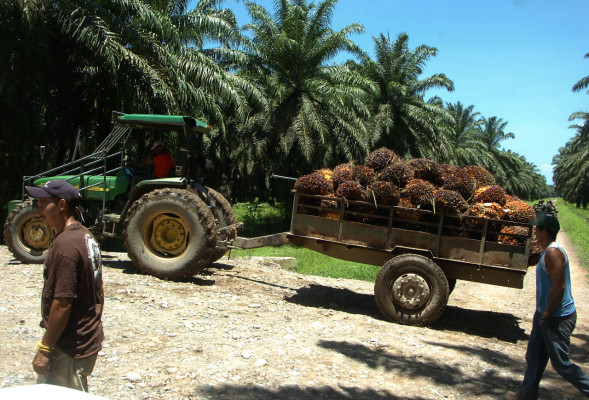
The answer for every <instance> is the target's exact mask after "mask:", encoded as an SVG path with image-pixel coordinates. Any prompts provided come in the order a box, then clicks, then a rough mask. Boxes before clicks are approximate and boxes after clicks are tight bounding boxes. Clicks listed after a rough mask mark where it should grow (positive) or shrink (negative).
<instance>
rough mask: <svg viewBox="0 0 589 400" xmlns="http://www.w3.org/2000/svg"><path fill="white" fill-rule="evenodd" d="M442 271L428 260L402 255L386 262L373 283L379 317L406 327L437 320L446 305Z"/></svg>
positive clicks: (445, 282) (444, 280)
mask: <svg viewBox="0 0 589 400" xmlns="http://www.w3.org/2000/svg"><path fill="white" fill-rule="evenodd" d="M448 295H449V288H448V280H447V279H446V275H445V274H444V271H442V269H441V268H440V267H439V266H437V265H436V264H435V263H434V262H433V261H432V260H430V259H429V258H427V257H424V256H420V255H416V254H403V255H400V256H397V257H395V258H392V259H391V260H389V261H387V262H386V263H385V265H384V266H383V267H382V268H381V270H380V272H379V273H378V276H377V277H376V282H375V284H374V296H375V298H376V303H377V305H378V308H379V309H380V311H381V312H382V314H383V315H384V316H385V317H386V318H387V319H389V320H391V321H393V322H398V323H401V324H405V325H427V324H431V323H432V322H434V321H435V320H437V319H438V317H439V316H440V315H442V313H443V312H444V309H445V308H446V304H447V303H448Z"/></svg>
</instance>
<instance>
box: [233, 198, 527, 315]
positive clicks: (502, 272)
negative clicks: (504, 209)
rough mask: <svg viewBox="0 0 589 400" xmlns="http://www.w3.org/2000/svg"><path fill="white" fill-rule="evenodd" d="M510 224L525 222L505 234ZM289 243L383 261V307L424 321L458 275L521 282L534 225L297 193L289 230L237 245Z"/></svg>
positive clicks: (379, 287)
mask: <svg viewBox="0 0 589 400" xmlns="http://www.w3.org/2000/svg"><path fill="white" fill-rule="evenodd" d="M506 226H511V227H521V228H514V230H518V232H517V233H507V232H503V233H502V232H501V229H502V228H503V227H506ZM499 239H501V242H507V241H508V240H509V241H510V243H516V242H517V243H516V244H505V243H501V242H500V241H499ZM285 243H291V244H293V245H296V246H299V247H304V248H307V249H311V250H314V251H317V252H319V253H322V254H325V255H328V256H331V257H335V258H339V259H342V260H347V261H354V262H358V263H364V264H371V265H378V266H382V268H381V270H380V272H379V274H378V276H377V278H376V282H375V289H374V292H375V297H376V302H377V304H378V307H379V308H380V310H381V312H382V313H383V314H384V315H385V317H387V318H388V319H389V320H392V321H394V322H399V323H404V324H411V325H425V324H430V323H432V322H434V321H435V320H436V319H437V318H438V317H439V316H440V315H441V314H442V313H443V311H444V309H445V306H446V304H447V302H448V296H449V294H450V292H451V291H452V289H453V288H454V285H455V283H456V280H457V279H461V280H466V281H473V282H482V283H488V284H493V285H500V286H506V287H512V288H522V287H523V279H524V276H525V274H526V272H527V267H528V261H529V260H528V259H529V255H530V250H531V247H532V227H531V226H530V225H529V224H528V223H518V222H509V221H499V220H490V219H484V218H478V217H469V216H461V215H457V214H454V215H452V214H448V213H442V212H434V211H428V210H419V209H412V208H404V207H396V206H385V205H375V204H372V203H368V202H363V201H349V200H345V199H341V198H335V197H329V196H316V195H309V194H303V193H298V192H295V193H294V204H293V209H292V218H291V226H290V231H289V232H283V233H279V234H276V235H270V236H263V237H257V238H252V239H246V238H241V237H240V238H237V240H236V242H235V247H237V248H242V249H246V248H256V247H263V246H273V245H280V244H285Z"/></svg>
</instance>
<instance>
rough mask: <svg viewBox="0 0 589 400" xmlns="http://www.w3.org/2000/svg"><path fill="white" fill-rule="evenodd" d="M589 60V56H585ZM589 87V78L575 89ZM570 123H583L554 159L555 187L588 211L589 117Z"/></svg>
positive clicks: (578, 117)
mask: <svg viewBox="0 0 589 400" xmlns="http://www.w3.org/2000/svg"><path fill="white" fill-rule="evenodd" d="M585 58H589V53H587V54H585ZM587 87H589V76H586V77H584V78H581V79H580V80H579V81H578V82H577V83H575V85H574V86H573V91H575V92H580V91H582V90H584V89H587ZM587 94H589V91H587ZM569 120H570V121H575V120H580V121H581V122H580V123H579V124H574V125H572V126H571V128H573V129H575V130H576V133H575V135H574V136H573V137H572V138H571V139H570V140H569V141H568V142H567V143H566V144H565V146H563V147H561V148H560V149H559V150H558V154H557V155H556V156H554V158H553V160H552V164H553V165H554V183H555V186H556V190H557V191H558V192H559V193H560V194H561V195H562V197H563V198H564V199H565V200H566V201H568V202H571V203H573V204H575V205H576V206H577V207H583V208H587V204H589V113H588V112H583V111H578V112H575V113H573V114H571V116H570V117H569Z"/></svg>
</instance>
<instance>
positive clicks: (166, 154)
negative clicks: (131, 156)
mask: <svg viewBox="0 0 589 400" xmlns="http://www.w3.org/2000/svg"><path fill="white" fill-rule="evenodd" d="M127 166H128V167H131V168H139V169H150V170H152V172H151V177H152V178H154V179H161V178H167V177H168V176H170V174H171V172H172V168H174V157H172V153H170V151H169V150H168V149H167V148H166V146H165V144H164V142H163V141H162V140H156V141H155V142H153V145H152V146H151V150H150V152H149V154H148V155H147V157H145V159H144V160H143V161H128V162H127ZM145 179H148V176H145V175H140V174H135V175H134V176H133V179H132V180H131V187H134V186H135V185H136V184H137V183H139V182H141V181H142V180H145Z"/></svg>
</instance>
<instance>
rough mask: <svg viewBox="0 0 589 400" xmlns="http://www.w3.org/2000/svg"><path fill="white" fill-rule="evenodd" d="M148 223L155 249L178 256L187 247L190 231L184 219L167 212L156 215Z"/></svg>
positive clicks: (151, 241)
mask: <svg viewBox="0 0 589 400" xmlns="http://www.w3.org/2000/svg"><path fill="white" fill-rule="evenodd" d="M148 225H149V227H150V228H151V229H149V231H151V235H150V238H149V243H150V244H151V246H152V248H153V249H154V250H155V251H157V252H160V253H164V254H171V255H174V256H177V255H179V254H181V253H182V252H183V251H184V250H185V249H186V245H187V242H188V237H189V235H190V231H189V229H188V226H187V225H186V221H184V219H182V218H180V217H177V216H175V215H174V214H168V213H165V214H159V215H157V216H156V217H154V218H153V219H152V220H151V222H150V223H149V224H148Z"/></svg>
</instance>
